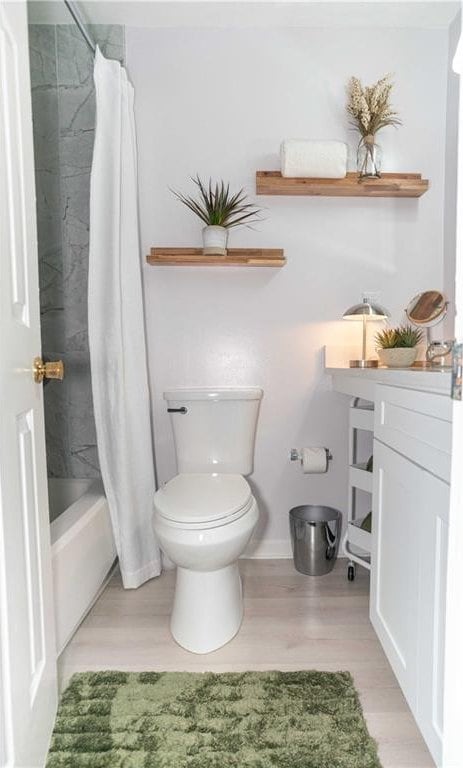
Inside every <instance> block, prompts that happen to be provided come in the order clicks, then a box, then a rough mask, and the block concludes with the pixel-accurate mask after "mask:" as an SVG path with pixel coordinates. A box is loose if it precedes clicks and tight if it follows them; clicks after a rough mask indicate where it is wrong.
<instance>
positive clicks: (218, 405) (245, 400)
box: [164, 387, 263, 475]
mask: <svg viewBox="0 0 463 768" xmlns="http://www.w3.org/2000/svg"><path fill="white" fill-rule="evenodd" d="M262 394H263V392H262V390H261V389H258V388H257V387H250V388H247V389H244V388H236V389H235V388H226V389H176V390H170V391H168V392H164V400H167V407H168V408H169V409H174V410H173V411H172V410H171V411H170V417H171V421H172V427H173V431H174V442H175V452H176V454H177V470H178V472H223V473H233V474H237V475H250V474H251V472H252V470H253V462H254V440H255V436H256V426H257V416H258V413H259V405H260V401H261V399H262ZM176 409H186V411H185V412H183V413H182V412H181V411H177V410H176Z"/></svg>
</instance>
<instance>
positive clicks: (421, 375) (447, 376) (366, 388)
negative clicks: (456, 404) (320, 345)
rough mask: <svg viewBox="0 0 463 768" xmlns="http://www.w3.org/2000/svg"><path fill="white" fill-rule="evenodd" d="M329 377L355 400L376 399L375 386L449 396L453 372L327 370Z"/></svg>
mask: <svg viewBox="0 0 463 768" xmlns="http://www.w3.org/2000/svg"><path fill="white" fill-rule="evenodd" d="M325 371H326V373H328V374H330V375H331V377H332V382H333V389H334V390H335V391H337V392H343V393H344V394H346V395H351V396H353V397H361V398H364V399H367V400H372V399H374V388H375V385H376V384H387V385H389V386H391V387H403V388H406V389H416V390H420V391H422V392H434V393H436V394H439V395H448V396H449V397H450V388H451V379H452V372H451V370H450V369H449V368H445V369H444V370H440V369H435V368H365V369H363V368H349V367H348V366H347V365H346V366H340V367H336V368H333V367H326V368H325Z"/></svg>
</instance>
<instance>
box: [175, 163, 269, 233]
mask: <svg viewBox="0 0 463 768" xmlns="http://www.w3.org/2000/svg"><path fill="white" fill-rule="evenodd" d="M191 180H192V181H193V182H194V184H196V186H197V188H198V192H199V195H198V197H197V198H196V197H192V196H190V195H184V194H183V193H182V192H177V191H176V190H175V189H172V190H171V192H172V193H173V194H174V195H175V197H176V198H177V200H180V202H181V203H183V205H186V207H187V208H189V209H190V211H193V213H194V214H196V216H198V217H199V218H200V219H201V221H203V222H204V223H205V224H206V226H216V227H225V229H231V228H232V227H239V226H247V227H249V226H250V225H251V224H255V223H256V222H257V221H261V218H260V216H259V214H260V212H261V210H260V208H258V207H257V206H256V205H254V204H253V203H248V202H246V193H245V191H244V189H240V190H239V191H238V192H235V193H234V194H232V193H231V192H230V184H225V182H224V181H220V182H218V181H216V182H215V183H213V182H212V179H209V184H207V185H206V184H204V183H203V182H202V181H201V179H200V178H199V176H198V175H197V176H196V178H192V179H191Z"/></svg>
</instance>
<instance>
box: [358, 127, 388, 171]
mask: <svg viewBox="0 0 463 768" xmlns="http://www.w3.org/2000/svg"><path fill="white" fill-rule="evenodd" d="M381 160H382V151H381V147H380V146H379V144H377V143H376V141H375V137H374V136H371V135H370V136H362V138H361V139H360V143H359V146H358V150H357V171H358V173H359V176H360V178H380V176H381Z"/></svg>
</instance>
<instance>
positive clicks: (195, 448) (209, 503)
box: [153, 388, 262, 653]
mask: <svg viewBox="0 0 463 768" xmlns="http://www.w3.org/2000/svg"><path fill="white" fill-rule="evenodd" d="M164 398H165V399H166V400H167V402H168V411H169V413H170V416H171V420H172V426H173V432H174V442H175V449H176V455H177V467H178V474H177V475H176V476H175V477H174V478H172V480H170V481H169V482H168V483H166V484H165V485H164V486H163V487H162V488H160V489H159V490H158V491H157V492H156V493H155V495H154V517H153V525H154V529H155V532H156V535H157V537H158V539H159V543H160V546H161V549H162V550H163V552H165V554H166V555H167V556H168V557H169V558H170V560H171V561H172V562H173V563H174V564H175V565H176V566H177V581H176V587H175V596H174V603H173V609H172V615H171V622H170V628H171V632H172V635H173V637H174V639H175V640H176V642H177V643H179V645H181V646H183V648H186V649H187V650H188V651H192V652H193V653H209V652H211V651H213V650H215V649H217V648H220V647H221V646H222V645H224V644H225V643H227V642H228V641H229V640H231V639H232V637H234V635H235V634H236V633H237V632H238V630H239V628H240V625H241V621H242V617H243V596H242V586H241V579H240V575H239V570H238V558H239V557H240V556H241V555H242V554H243V552H244V550H245V548H246V546H247V544H248V542H249V540H250V538H251V536H252V532H253V530H254V528H255V526H256V524H257V521H258V517H259V511H258V507H257V503H256V500H255V499H254V497H253V495H252V493H251V489H250V487H249V484H248V483H247V481H246V480H245V478H244V477H243V475H248V474H251V472H252V469H253V456H254V437H255V431H256V425H257V416H258V411H259V403H260V400H261V398H262V390H260V389H257V388H247V389H237V388H227V389H214V390H212V389H196V390H191V389H190V390H174V391H170V392H165V393H164Z"/></svg>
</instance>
